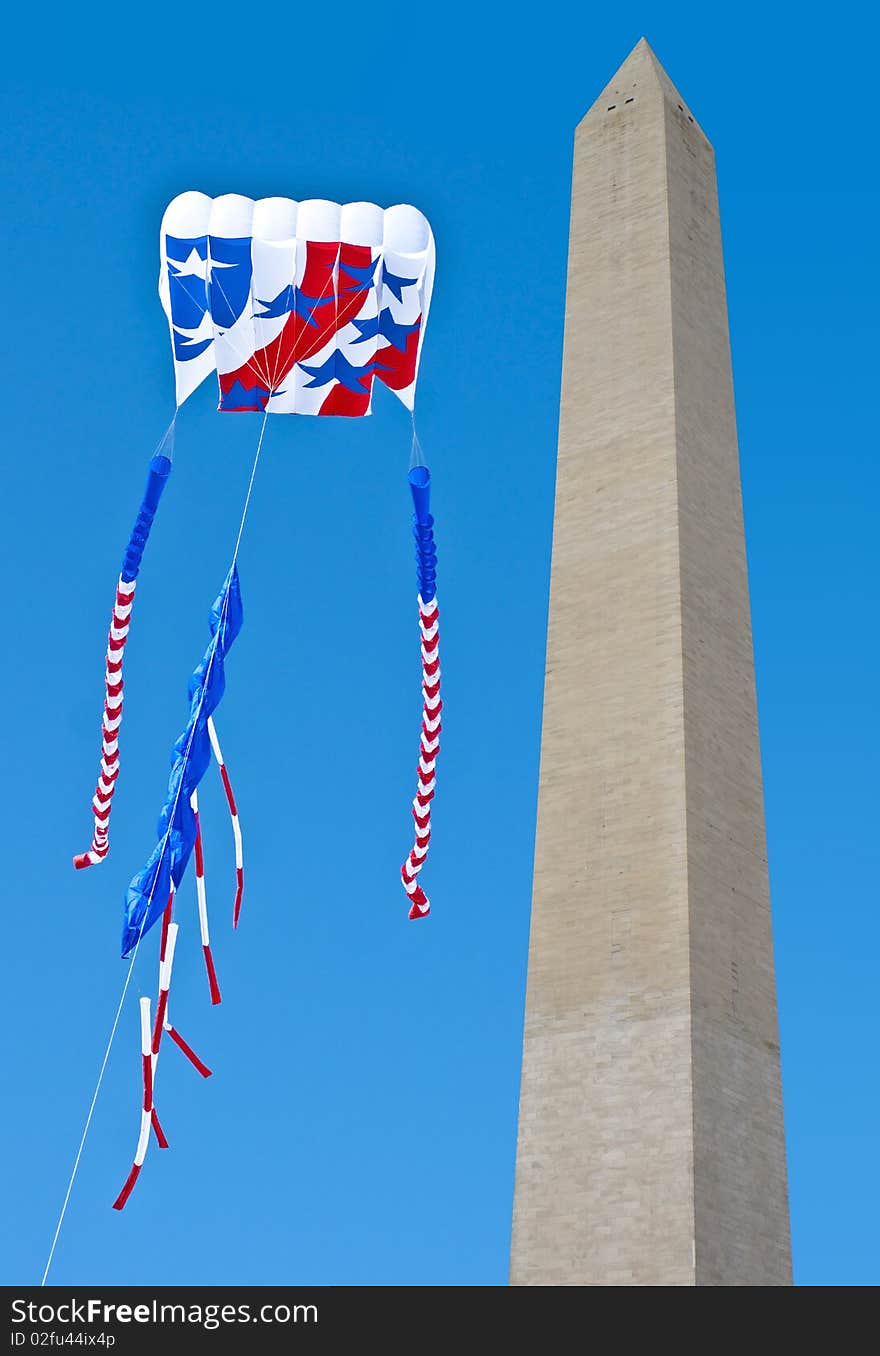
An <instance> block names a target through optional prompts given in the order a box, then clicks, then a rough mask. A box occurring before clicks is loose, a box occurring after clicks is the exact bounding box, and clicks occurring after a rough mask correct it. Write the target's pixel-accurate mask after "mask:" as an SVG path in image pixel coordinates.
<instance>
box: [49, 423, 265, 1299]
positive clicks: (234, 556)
mask: <svg viewBox="0 0 880 1356" xmlns="http://www.w3.org/2000/svg"><path fill="white" fill-rule="evenodd" d="M268 414H269V412H268V410H266V411H265V413H264V414H263V421H262V423H261V425H260V434H259V437H258V439H257V447H256V451H255V453H254V460H253V464H252V466H251V473H250V479H249V480H248V487H247V492H246V494H245V498H244V505H243V507H242V511H241V519H240V521H239V525H238V533H237V535H236V538H235V547H234V549H233V552H232V563H231V564H230V567H229V572H228V574H227V582H226V586H225V589H224V597H223V607H222V612H221V625H218V627H217V629H216V630H215V632H214V635H213V637H212V639H211V645H210V650H209V656H208V663H207V669H206V675H205V684H204V686H203V688H202V692H201V696H200V699H199V706H198V709H197V712H196V719H195V720H193V721H192V722H191V729H190V731H189V739H188V742H187V745H186V748H185V750H184V753H183V768H184V769H185V767H186V764H187V763H188V761H189V756H190V752H191V750H192V743H193V739H194V737H195V732H196V728H197V723H198V716H199V715H200V714H201V708H202V706H203V705H204V700H205V695H206V693H207V690H208V680H209V678H210V673H211V669H212V668H213V665H214V657H215V655H216V653H217V645H218V642H219V638H220V637H221V635H222V633H223V626H222V623H223V622H225V620H226V614H227V612H228V608H229V594H230V587H231V581H232V579H233V577H234V575H235V567H236V564H237V563H238V553H239V549H240V547H241V539H242V535H243V533H244V527H245V522H246V521H247V516H248V510H249V508H250V503H251V497H252V495H253V489H254V480H255V478H256V474H257V467H258V465H259V462H260V455H261V453H262V450H263V439H264V437H265V433H266V422H267V419H268ZM175 418H176V415H175ZM173 422H174V421H172V427H173ZM166 437H167V435H166ZM164 441H165V440H164V439H163V443H164ZM182 789H183V776H182V775H181V776H180V777H179V779H178V783H177V789H176V793H175V797H174V806H173V809H172V813H171V815H170V817H169V820H168V827H167V829H166V830H165V837H164V838H163V840H162V845H161V849H160V852H159V862H158V865H161V862H162V859H163V857H164V856H165V853H166V850H167V848H168V842H169V839H170V837H171V831H172V828H173V826H174V814H175V812H176V810H177V803H178V801H179V799H180V794H181V791H182ZM158 880H159V872H158V869H157V870H156V872H155V874H154V876H153V882H152V886H151V889H150V894H149V899H148V907H147V908H146V909H145V910H144V912H143V917H142V919H141V923H140V929H139V931H138V935H137V939H136V941H135V944H134V947H133V948H132V952H131V959H130V961H129V964H128V969H127V971H126V974H125V981H124V983H123V986H122V993H121V995H120V998H119V1003H118V1006H117V1008H116V1013H115V1015H114V1018H113V1025H112V1026H111V1028H110V1035H109V1037H108V1039H107V1045H106V1048H105V1050H104V1057H103V1059H102V1060H101V1067H100V1069H99V1071H98V1078H97V1081H96V1083H95V1090H94V1092H93V1093H92V1100H91V1102H90V1103H89V1109H88V1112H87V1114H86V1120H85V1125H84V1126H83V1131H82V1135H81V1136H80V1141H79V1146H78V1148H77V1151H76V1157H75V1158H74V1161H73V1167H72V1169H71V1172H70V1178H69V1180H68V1183H67V1190H66V1191H65V1193H64V1200H63V1202H62V1204H61V1211H60V1213H59V1215H58V1222H57V1224H56V1226H55V1233H54V1235H53V1237H52V1243H51V1246H50V1248H49V1255H48V1257H47V1259H46V1266H45V1268H44V1271H43V1277H42V1280H41V1281H40V1286H41V1287H42V1286H44V1285H45V1284H46V1280H47V1278H48V1275H49V1270H50V1268H51V1266H52V1260H53V1258H54V1256H55V1249H56V1247H57V1246H58V1238H59V1236H60V1234H61V1227H62V1225H63V1223H64V1217H65V1215H66V1213H67V1207H68V1204H69V1202H70V1196H71V1192H72V1191H73V1186H74V1182H75V1181H76V1176H77V1173H78V1171H79V1165H80V1160H81V1158H82V1154H83V1149H84V1148H85V1143H86V1139H87V1137H88V1133H89V1128H90V1126H91V1123H92V1117H93V1115H94V1112H95V1106H96V1105H97V1101H98V1095H99V1093H100V1091H101V1085H102V1083H103V1081H104V1074H105V1072H106V1069H107V1064H108V1061H109V1059H110V1052H111V1050H112V1049H113V1042H114V1041H115V1039H116V1032H117V1030H118V1027H119V1019H120V1017H121V1015H122V1009H123V1007H124V1006H125V1000H126V997H127V996H128V990H129V986H130V984H131V977H132V974H133V973H134V966H135V962H136V960H137V957H138V951H139V950H140V944H141V940H142V938H143V935H144V931H145V928H146V924H147V919H148V918H149V916H150V907H149V906H150V905H151V904H152V899H153V893H154V892H155V889H156V885H157V883H158ZM163 961H164V947H163ZM148 1001H149V1000H148Z"/></svg>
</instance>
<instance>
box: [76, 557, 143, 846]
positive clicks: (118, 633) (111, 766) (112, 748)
mask: <svg viewBox="0 0 880 1356" xmlns="http://www.w3.org/2000/svg"><path fill="white" fill-rule="evenodd" d="M134 591H135V581H134V580H133V579H132V580H131V581H130V582H128V583H126V581H125V580H124V579H122V577H121V576H120V579H119V583H118V584H117V585H116V602H115V604H114V607H113V616H112V617H111V618H110V634H109V636H108V638H107V663H106V668H105V671H104V689H105V695H104V719H103V722H102V724H101V770H100V773H99V774H98V784H97V786H96V787H95V794H94V797H93V799H92V812H93V814H94V817H95V831H94V834H93V836H92V844H91V847H90V848H89V850H88V852H80V853H78V854H77V855H76V856H75V857H74V859H73V864H74V866H75V867H76V868H77V870H78V871H79V870H81V869H82V868H83V867H84V866H94V865H96V864H97V863H98V862H102V861H103V860H104V858H105V857H106V856H107V853H108V852H109V850H110V810H111V808H112V804H113V792H114V791H115V790H116V779H117V777H118V776H119V727H120V725H121V724H122V659H123V652H124V650H125V642H126V640H127V639H128V628H129V624H130V622H131V609H132V607H133V606H134Z"/></svg>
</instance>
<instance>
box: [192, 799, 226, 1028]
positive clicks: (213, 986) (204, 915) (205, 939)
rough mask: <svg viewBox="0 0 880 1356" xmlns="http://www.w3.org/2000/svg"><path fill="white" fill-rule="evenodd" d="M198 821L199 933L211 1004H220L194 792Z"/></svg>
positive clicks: (194, 810)
mask: <svg viewBox="0 0 880 1356" xmlns="http://www.w3.org/2000/svg"><path fill="white" fill-rule="evenodd" d="M189 803H190V805H191V806H192V812H193V814H194V815H195V819H196V842H195V849H194V855H195V859H196V899H197V900H198V905H199V932H200V933H201V937H202V951H203V952H204V955H205V969H206V970H207V972H208V985H209V987H210V990H211V1002H212V1003H219V1002H220V985H219V984H218V983H217V971H216V970H215V969H214V957H213V956H212V955H211V935H210V933H209V931H208V897H207V893H206V891H205V858H204V853H203V852H202V826H201V821H200V820H199V793H198V791H193V793H192V795H191V796H190V798H189Z"/></svg>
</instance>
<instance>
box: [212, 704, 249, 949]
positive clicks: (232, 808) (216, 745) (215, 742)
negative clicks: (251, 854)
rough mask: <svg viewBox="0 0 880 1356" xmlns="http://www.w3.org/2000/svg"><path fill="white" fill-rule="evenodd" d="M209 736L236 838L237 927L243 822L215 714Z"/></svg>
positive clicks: (241, 887)
mask: <svg viewBox="0 0 880 1356" xmlns="http://www.w3.org/2000/svg"><path fill="white" fill-rule="evenodd" d="M208 737H209V739H210V740H211V749H212V750H213V753H214V758H215V760H216V763H217V766H218V768H219V769H220V777H221V780H222V782H223V790H224V791H225V792H226V803H227V805H228V806H229V817H230V819H231V820H232V836H233V838H234V840H235V903H234V904H233V906H232V926H233V927H234V928H237V927H238V919H239V915H240V914H241V896H242V893H243V891H244V855H243V853H242V846H241V824H240V823H239V819H238V807H237V806H236V804H235V796H234V795H233V792H232V783H231V782H230V780H229V773H228V772H227V771H226V764H225V763H224V761H223V754H222V752H221V750H220V740H219V739H218V737H217V727H216V726H215V724H214V718H213V716H209V717H208Z"/></svg>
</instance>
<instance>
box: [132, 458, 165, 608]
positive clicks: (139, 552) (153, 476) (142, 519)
mask: <svg viewBox="0 0 880 1356" xmlns="http://www.w3.org/2000/svg"><path fill="white" fill-rule="evenodd" d="M170 474H171V458H170V457H166V456H163V455H162V454H161V453H158V454H157V455H156V456H155V457H152V458H151V459H150V465H149V469H148V471H147V483H146V486H145V488H144V497H143V499H142V500H141V506H140V508H139V509H138V516H137V518H136V519H135V524H134V527H133V528H132V529H131V536H130V537H129V539H128V546H127V547H126V548H125V555H124V556H123V558H122V578H123V579H124V581H125V583H126V584H130V583H131V582H132V580H134V579H137V574H138V570H139V569H140V567H141V560H142V559H143V554H144V547H145V546H146V544H147V538H148V537H149V535H150V528H151V527H152V526H153V519H154V518H155V516H156V509H157V508H158V507H159V500H160V499H161V498H162V491H163V490H164V488H165V486H166V484H167V482H168V477H169V475H170Z"/></svg>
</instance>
